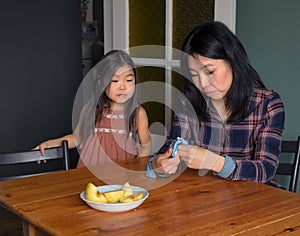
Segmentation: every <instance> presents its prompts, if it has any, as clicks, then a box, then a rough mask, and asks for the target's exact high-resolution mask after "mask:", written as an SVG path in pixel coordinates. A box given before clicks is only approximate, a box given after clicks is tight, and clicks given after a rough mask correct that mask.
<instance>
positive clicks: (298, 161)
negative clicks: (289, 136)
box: [276, 136, 300, 192]
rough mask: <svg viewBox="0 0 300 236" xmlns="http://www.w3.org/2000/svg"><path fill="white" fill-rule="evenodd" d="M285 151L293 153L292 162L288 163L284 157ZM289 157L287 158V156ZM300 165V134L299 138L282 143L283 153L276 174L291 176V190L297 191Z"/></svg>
mask: <svg viewBox="0 0 300 236" xmlns="http://www.w3.org/2000/svg"><path fill="white" fill-rule="evenodd" d="M284 153H289V154H292V155H293V158H294V159H293V160H292V162H289V163H287V162H286V161H285V160H284V159H283V158H285V157H284V155H283V154H284ZM288 157H289V158H290V156H288ZM286 159H287V158H286ZM299 165H300V136H298V138H297V140H293V141H288V140H283V141H282V143H281V155H280V163H279V167H278V169H277V172H276V175H288V176H290V184H289V188H288V190H289V191H292V192H296V188H297V182H298V172H299Z"/></svg>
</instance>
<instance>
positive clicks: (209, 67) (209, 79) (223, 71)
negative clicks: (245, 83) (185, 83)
mask: <svg viewBox="0 0 300 236" xmlns="http://www.w3.org/2000/svg"><path fill="white" fill-rule="evenodd" d="M188 66H189V70H190V73H191V76H192V80H193V83H194V85H195V86H196V87H197V88H198V89H199V90H200V92H202V93H203V94H205V95H206V96H207V97H210V98H211V99H212V100H215V101H216V100H221V99H223V98H224V97H225V96H226V94H227V92H228V90H229V89H230V86H231V84H232V80H233V77H232V69H231V67H230V65H229V64H228V63H227V62H226V61H225V60H222V59H211V58H207V57H202V56H200V55H197V54H196V55H194V57H191V56H189V58H188Z"/></svg>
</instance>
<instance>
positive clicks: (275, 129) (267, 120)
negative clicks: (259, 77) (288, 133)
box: [147, 88, 285, 186]
mask: <svg viewBox="0 0 300 236" xmlns="http://www.w3.org/2000/svg"><path fill="white" fill-rule="evenodd" d="M188 107H189V105H188V101H187V99H186V98H183V97H180V98H179V99H178V101H177V103H176V108H175V111H176V112H175V116H174V122H173V125H172V129H171V132H170V134H169V135H168V137H167V141H166V143H165V144H164V145H163V147H162V148H161V149H160V150H159V152H158V153H157V154H160V153H164V152H165V151H167V149H168V148H169V145H170V143H171V142H172V141H173V140H174V139H176V138H177V137H182V138H184V139H186V140H188V141H189V143H191V144H194V145H198V146H200V147H203V148H207V149H209V150H211V151H213V152H215V153H218V154H219V155H221V156H224V157H226V160H225V165H224V167H223V170H222V171H223V172H224V170H226V171H225V172H226V174H225V175H220V176H221V177H223V178H226V179H228V180H252V181H257V182H262V183H267V184H270V185H275V186H279V184H277V183H276V181H275V180H274V176H275V174H276V170H277V167H278V164H279V154H280V146H281V140H282V132H283V130H284V119H285V112H284V105H283V102H282V100H281V98H280V96H279V95H278V94H277V93H276V92H274V91H273V90H266V89H259V88H255V89H254V92H253V95H252V97H251V103H250V106H249V112H248V115H247V116H246V117H245V119H244V120H243V121H241V122H239V123H229V122H227V123H226V122H225V123H224V122H222V121H221V120H220V117H219V115H218V114H217V112H216V111H215V110H214V109H211V112H210V114H211V121H209V122H200V123H199V122H198V119H197V118H196V117H195V115H191V112H190V111H189V108H188ZM153 158H155V157H152V158H151V159H150V160H149V162H148V165H147V170H148V171H150V172H148V171H147V172H148V173H150V174H149V175H148V176H150V177H156V175H157V173H156V172H155V171H153V169H152V167H151V162H152V160H153ZM222 171H221V172H222ZM216 174H218V173H216Z"/></svg>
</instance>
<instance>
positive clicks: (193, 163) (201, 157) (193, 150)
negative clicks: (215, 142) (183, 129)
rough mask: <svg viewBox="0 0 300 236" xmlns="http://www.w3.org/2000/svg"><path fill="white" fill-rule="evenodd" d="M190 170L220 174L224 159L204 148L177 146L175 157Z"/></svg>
mask: <svg viewBox="0 0 300 236" xmlns="http://www.w3.org/2000/svg"><path fill="white" fill-rule="evenodd" d="M176 156H179V157H180V159H181V160H182V161H184V162H185V164H186V165H187V166H188V167H189V168H191V169H197V170H201V169H206V170H213V171H215V172H220V171H221V170H222V168H223V166H224V162H225V158H224V157H222V156H219V155H217V154H215V153H213V152H211V151H209V150H207V149H205V148H201V147H199V146H193V145H187V146H185V145H179V147H178V152H177V155H176Z"/></svg>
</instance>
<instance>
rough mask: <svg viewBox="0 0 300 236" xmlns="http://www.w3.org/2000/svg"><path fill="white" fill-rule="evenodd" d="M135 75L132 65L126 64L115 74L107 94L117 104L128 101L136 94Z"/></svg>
mask: <svg viewBox="0 0 300 236" xmlns="http://www.w3.org/2000/svg"><path fill="white" fill-rule="evenodd" d="M134 88H135V77H134V72H133V69H132V68H131V67H129V66H128V65H124V66H122V67H120V68H119V69H118V70H117V71H116V73H115V74H114V76H113V78H112V80H111V83H110V85H109V86H108V88H107V89H106V95H107V96H108V97H109V98H110V99H111V100H112V101H113V102H114V103H117V104H123V103H125V102H127V101H128V100H129V99H130V98H131V97H132V96H133V94H134Z"/></svg>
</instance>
